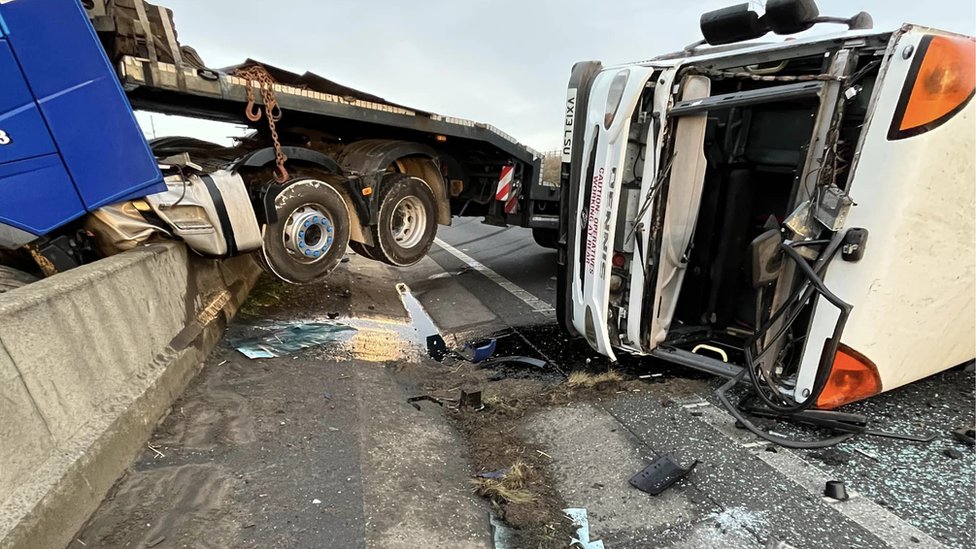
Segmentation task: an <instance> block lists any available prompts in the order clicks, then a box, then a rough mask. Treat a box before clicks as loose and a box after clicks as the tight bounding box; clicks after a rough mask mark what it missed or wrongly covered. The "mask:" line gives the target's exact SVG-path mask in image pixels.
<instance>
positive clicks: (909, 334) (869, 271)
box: [797, 29, 976, 399]
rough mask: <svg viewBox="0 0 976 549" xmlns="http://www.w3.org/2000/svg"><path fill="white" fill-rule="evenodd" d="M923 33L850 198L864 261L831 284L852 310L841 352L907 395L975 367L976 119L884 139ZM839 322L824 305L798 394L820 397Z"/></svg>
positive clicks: (874, 130)
mask: <svg viewBox="0 0 976 549" xmlns="http://www.w3.org/2000/svg"><path fill="white" fill-rule="evenodd" d="M921 30H924V31H926V32H931V31H930V30H929V29H919V30H917V31H915V32H910V33H908V34H905V35H903V36H902V37H901V39H900V40H898V41H897V44H896V45H894V46H893V48H892V51H891V53H892V54H893V55H890V56H889V59H890V61H889V65H888V68H887V72H886V73H885V74H883V75H881V77H880V78H882V79H883V82H882V83H881V85H880V86H879V87H878V91H877V95H876V97H875V106H874V110H873V113H872V116H871V119H870V120H869V122H868V127H867V128H866V130H865V134H864V138H863V141H862V146H861V149H860V160H859V161H858V163H857V166H856V167H855V169H854V173H853V179H852V180H851V183H850V194H851V197H852V198H853V199H854V202H855V206H854V207H853V208H851V212H850V214H849V216H848V218H847V222H846V226H847V227H863V228H866V229H868V231H869V237H868V242H867V247H866V253H865V256H864V259H862V260H861V261H860V262H857V263H848V262H845V261H841V260H836V261H834V262H832V263H831V265H830V267H829V269H828V271H827V276H826V278H825V282H826V284H827V287H828V288H830V289H831V290H832V291H833V292H834V293H836V294H837V295H838V296H839V297H840V298H841V299H843V300H844V301H846V302H848V303H850V304H851V305H853V306H854V309H853V311H852V312H851V316H850V318H849V319H848V322H847V327H846V329H845V330H844V335H843V337H842V338H841V341H842V343H844V344H845V345H848V346H849V347H851V348H852V349H854V350H855V351H857V352H859V353H861V354H862V355H864V356H866V357H867V358H868V359H870V360H871V361H872V362H874V364H875V365H876V366H877V367H878V373H879V374H880V376H881V382H882V389H883V390H889V389H893V388H895V387H900V386H902V385H905V384H906V383H910V382H912V381H915V380H917V379H921V378H923V377H926V376H929V375H932V374H934V373H937V372H941V371H943V370H945V369H947V368H950V367H952V366H955V365H958V364H961V363H963V362H965V361H967V360H970V359H972V358H973V357H974V356H976V286H974V281H976V244H974V238H976V236H974V235H976V223H974V216H976V201H974V197H976V169H974V159H973V155H974V150H976V144H974V135H976V118H974V117H976V115H974V111H976V107H974V105H973V102H972V101H970V102H969V105H968V106H966V108H965V109H964V110H963V111H962V112H960V113H958V114H957V115H955V117H953V118H952V119H950V120H949V121H947V122H946V123H945V124H943V125H942V126H940V127H938V128H935V129H934V130H932V131H929V132H927V133H923V134H921V135H917V136H914V137H909V138H905V139H899V140H895V141H889V140H888V138H887V134H888V128H889V126H890V124H891V121H892V119H893V117H894V113H895V107H896V105H897V103H898V99H899V97H900V95H901V91H902V86H903V83H904V82H905V78H906V76H907V75H908V70H909V67H910V66H911V64H912V61H913V57H910V58H909V59H904V57H903V56H902V52H903V51H904V49H905V48H906V47H909V46H913V47H915V51H917V46H918V42H919V40H920V38H921V36H922V34H921V32H920V31H921ZM837 316H838V311H837V309H836V308H834V307H831V306H830V304H828V303H826V302H825V301H824V300H823V299H821V301H820V303H818V304H817V311H816V314H815V315H814V319H813V323H812V325H811V328H810V331H809V335H808V338H807V345H806V347H805V349H804V353H803V358H802V362H801V368H800V377H799V379H798V385H797V389H798V390H797V398H798V399H800V397H801V395H802V394H803V390H804V389H810V388H811V387H812V385H813V377H814V375H815V374H816V369H817V365H818V363H819V361H820V355H821V352H822V350H823V346H824V341H825V340H826V339H827V338H828V337H830V334H831V333H832V332H833V328H834V323H835V322H836V320H837Z"/></svg>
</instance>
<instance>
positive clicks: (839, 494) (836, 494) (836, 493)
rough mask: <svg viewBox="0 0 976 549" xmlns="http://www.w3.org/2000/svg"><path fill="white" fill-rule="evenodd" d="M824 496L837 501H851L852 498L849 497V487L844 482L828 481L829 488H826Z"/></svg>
mask: <svg viewBox="0 0 976 549" xmlns="http://www.w3.org/2000/svg"><path fill="white" fill-rule="evenodd" d="M824 495H825V496H827V497H828V498H831V499H836V500H837V501H847V500H848V499H850V496H848V495H847V486H846V485H845V484H844V481H843V480H828V481H827V486H826V487H824Z"/></svg>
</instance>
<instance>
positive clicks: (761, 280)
mask: <svg viewBox="0 0 976 549" xmlns="http://www.w3.org/2000/svg"><path fill="white" fill-rule="evenodd" d="M782 243H783V236H782V234H780V231H779V229H769V230H768V231H766V232H764V233H763V234H761V235H759V236H757V237H756V239H755V240H753V241H752V242H751V243H750V244H749V255H750V256H752V287H753V288H762V287H763V286H767V285H769V284H772V283H773V282H775V281H776V278H777V277H779V272H780V270H782V268H783V251H782V250H781V249H780V244H782Z"/></svg>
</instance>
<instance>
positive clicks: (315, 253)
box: [281, 204, 335, 263]
mask: <svg viewBox="0 0 976 549" xmlns="http://www.w3.org/2000/svg"><path fill="white" fill-rule="evenodd" d="M334 240H335V225H334V224H333V223H332V217H330V216H329V214H327V213H325V212H324V211H323V208H322V206H321V205H319V204H303V205H301V206H299V207H297V208H295V209H294V210H292V212H291V214H289V215H288V218H287V219H286V220H285V224H284V226H283V227H282V230H281V242H282V244H284V246H285V249H286V250H288V253H289V254H291V255H292V256H293V257H294V258H295V259H296V260H297V261H299V262H301V263H315V262H316V261H321V260H322V258H324V257H325V255H326V254H327V253H328V251H329V248H331V247H332V242H333V241H334Z"/></svg>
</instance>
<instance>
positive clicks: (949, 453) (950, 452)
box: [942, 448, 962, 459]
mask: <svg viewBox="0 0 976 549" xmlns="http://www.w3.org/2000/svg"><path fill="white" fill-rule="evenodd" d="M942 454H943V455H944V456H946V457H947V458H949V459H962V452H960V451H959V450H956V449H955V448H946V449H945V450H942Z"/></svg>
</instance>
